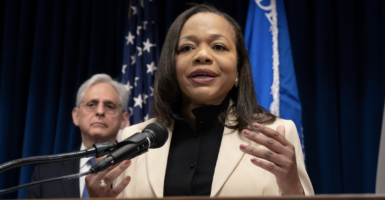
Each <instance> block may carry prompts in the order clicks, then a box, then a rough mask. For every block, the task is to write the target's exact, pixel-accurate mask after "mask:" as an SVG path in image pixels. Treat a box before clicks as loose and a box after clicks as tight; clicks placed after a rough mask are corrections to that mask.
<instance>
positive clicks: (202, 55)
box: [194, 46, 213, 64]
mask: <svg viewBox="0 0 385 200" xmlns="http://www.w3.org/2000/svg"><path fill="white" fill-rule="evenodd" d="M210 50H211V49H210V48H209V47H207V46H202V47H200V48H199V49H198V52H197V55H196V56H195V57H194V63H196V64H211V63H212V62H213V58H212V55H211V51H210Z"/></svg>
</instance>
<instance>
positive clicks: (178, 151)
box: [164, 99, 228, 196]
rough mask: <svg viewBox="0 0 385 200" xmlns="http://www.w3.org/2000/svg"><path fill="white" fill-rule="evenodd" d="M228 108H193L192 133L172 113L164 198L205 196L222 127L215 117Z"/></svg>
mask: <svg viewBox="0 0 385 200" xmlns="http://www.w3.org/2000/svg"><path fill="white" fill-rule="evenodd" d="M227 108H228V99H226V100H224V101H223V102H222V103H221V105H210V106H204V107H199V108H195V109H193V110H192V113H193V114H194V116H195V117H196V131H194V129H193V128H192V126H191V125H190V124H189V123H188V122H187V121H186V120H184V119H183V118H182V117H180V116H179V115H178V114H176V113H175V112H173V113H172V117H173V118H174V119H175V124H174V131H173V134H172V139H171V145H170V150H169V154H168V160H167V169H166V177H165V179H164V196H209V195H210V192H211V184H212V181H213V176H214V170H215V165H216V162H217V158H218V153H219V148H220V146H221V141H222V135H223V130H224V126H223V125H222V124H221V123H220V122H219V115H220V113H222V112H223V111H225V110H226V109H227Z"/></svg>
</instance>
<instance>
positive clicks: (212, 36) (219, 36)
mask: <svg viewBox="0 0 385 200" xmlns="http://www.w3.org/2000/svg"><path fill="white" fill-rule="evenodd" d="M221 37H223V38H225V39H226V40H227V41H229V40H228V39H227V38H226V37H225V36H224V35H222V34H211V35H210V38H212V39H218V38H221ZM229 42H230V41H229Z"/></svg>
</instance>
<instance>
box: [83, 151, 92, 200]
mask: <svg viewBox="0 0 385 200" xmlns="http://www.w3.org/2000/svg"><path fill="white" fill-rule="evenodd" d="M88 163H90V164H91V166H93V165H94V163H95V157H92V158H91V159H89V160H88ZM82 198H83V199H89V198H90V195H89V194H88V191H87V185H86V183H85V182H84V190H83V195H82Z"/></svg>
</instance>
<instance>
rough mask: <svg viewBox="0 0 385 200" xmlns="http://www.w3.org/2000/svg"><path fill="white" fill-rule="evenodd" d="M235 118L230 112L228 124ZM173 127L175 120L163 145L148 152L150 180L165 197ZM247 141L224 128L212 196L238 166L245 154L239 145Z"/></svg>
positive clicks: (233, 131) (158, 194) (158, 192)
mask: <svg viewBox="0 0 385 200" xmlns="http://www.w3.org/2000/svg"><path fill="white" fill-rule="evenodd" d="M234 120H235V117H234V116H233V115H231V114H230V115H229V116H228V117H227V119H226V124H233V123H235V121H234ZM173 129H174V122H173V123H172V124H171V126H170V127H169V128H168V140H167V141H166V143H165V144H164V145H163V147H161V148H159V149H155V150H151V149H150V150H149V151H148V152H147V154H146V155H147V170H148V176H149V181H150V184H151V186H152V188H153V190H154V193H155V195H156V197H158V198H162V197H163V191H164V178H165V176H166V168H167V159H168V152H169V150H170V144H171V138H172V132H173ZM245 143H246V144H247V143H249V141H248V140H247V139H245V138H244V137H242V136H241V135H240V134H239V133H238V131H236V130H233V129H229V128H226V127H225V128H224V131H223V137H222V143H221V147H220V149H219V154H218V159H217V163H216V166H215V172H214V177H213V183H212V186H211V194H210V196H215V195H216V194H217V193H218V192H219V191H220V189H221V188H222V186H223V185H224V184H225V182H226V180H227V179H228V178H229V176H230V175H231V173H232V172H233V171H234V169H235V168H236V167H237V166H238V164H239V162H240V161H241V159H242V157H243V155H244V153H243V152H242V151H241V150H240V149H239V146H240V145H241V144H245Z"/></svg>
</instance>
